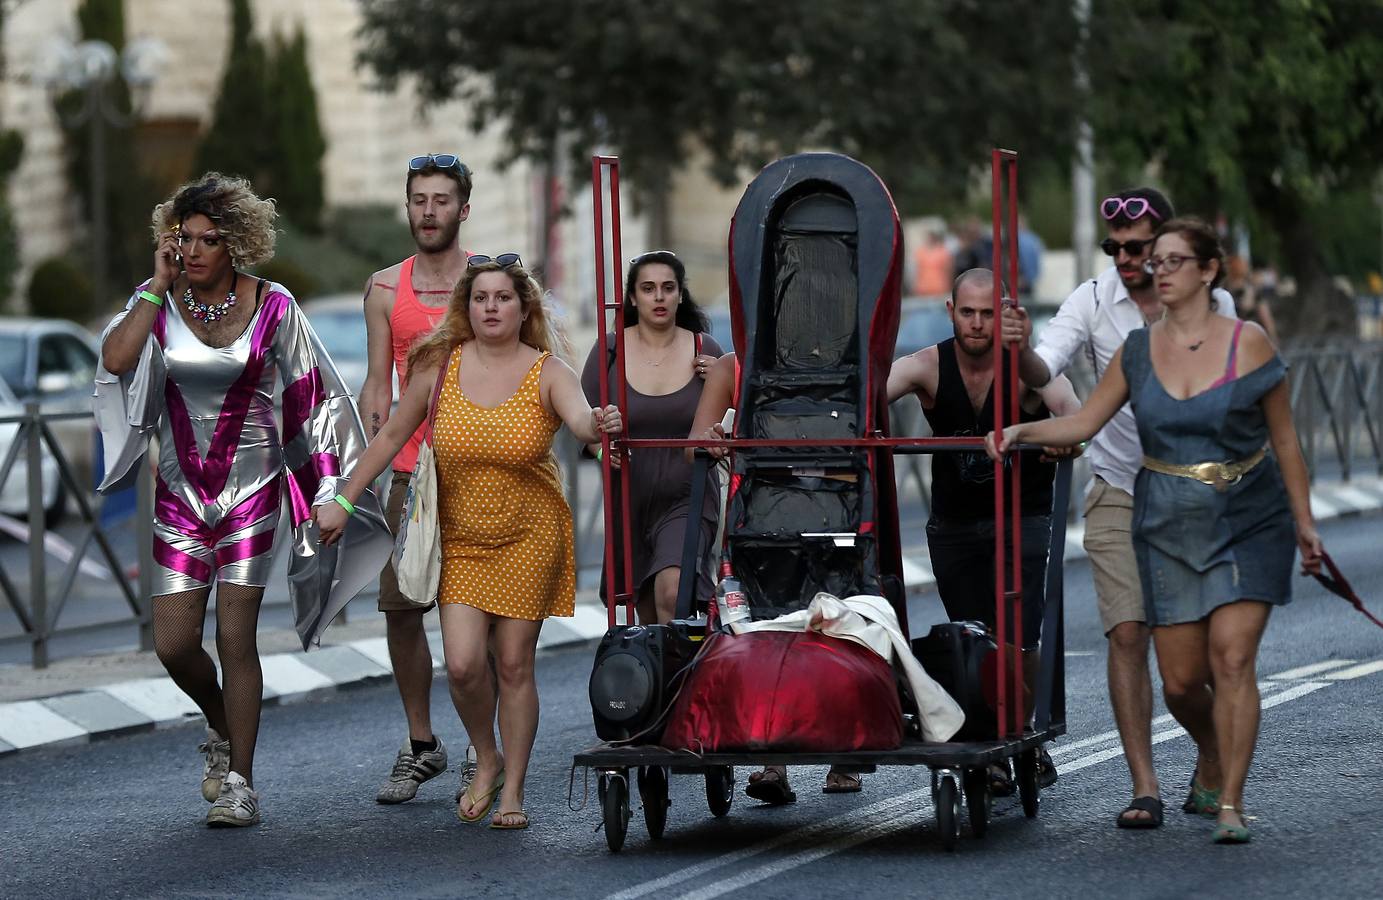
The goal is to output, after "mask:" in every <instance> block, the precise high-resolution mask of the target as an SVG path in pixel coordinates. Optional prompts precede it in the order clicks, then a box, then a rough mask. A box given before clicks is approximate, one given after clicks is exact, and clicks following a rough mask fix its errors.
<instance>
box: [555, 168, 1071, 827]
mask: <svg viewBox="0 0 1383 900" xmlns="http://www.w3.org/2000/svg"><path fill="white" fill-rule="evenodd" d="M792 159H796V158H792ZM780 162H786V161H780ZM849 162H850V163H851V164H853V165H854V166H858V167H859V168H861V169H863V167H862V166H859V164H858V163H854V162H853V161H849ZM775 165H778V164H775ZM992 165H993V168H994V181H995V200H994V207H995V209H994V211H995V229H994V238H995V240H994V246H995V270H996V271H997V270H999V269H1000V266H999V254H1000V248H1001V246H1002V244H1001V240H1000V238H1001V236H1002V235H1001V228H1000V205H999V204H1000V200H999V197H1000V188H1001V187H1002V184H1001V173H1002V172H1003V170H1005V169H1006V170H1007V174H1008V176H1009V177H1008V188H1009V191H1008V197H1009V210H1008V211H1009V216H1008V219H1009V231H1008V233H1009V234H1016V232H1017V229H1016V216H1017V207H1016V184H1017V172H1016V155H1014V154H1012V153H1010V152H1008V151H995V153H994V155H993V159H992ZM593 168H594V172H593V175H594V178H593V190H594V191H595V192H596V198H595V215H596V243H597V256H598V260H597V273H598V275H597V285H598V288H597V303H598V304H599V308H600V319H601V322H602V323H604V321H605V318H606V315H605V314H606V312H607V311H609V310H611V309H616V310H617V309H618V308H619V303H618V302H616V303H614V304H607V303H606V301H605V292H604V286H605V279H604V259H603V247H604V222H603V220H602V214H603V213H602V209H603V204H602V199H601V196H600V192H601V190H602V185H603V184H605V183H608V184H609V185H610V187H611V192H612V199H611V203H610V209H611V212H612V216H611V220H610V232H611V245H612V248H613V259H614V260H615V261H616V262H615V264H614V267H613V273H614V276H615V277H614V278H613V283H614V284H615V285H616V286H618V285H619V284H620V278H619V274H620V273H619V264H618V260H619V259H620V250H619V226H618V161H617V160H615V159H613V158H610V157H597V158H596V160H595V163H594V167H593ZM771 168H772V167H770V169H771ZM765 171H766V173H767V172H768V170H765ZM865 171H868V170H865ZM869 174H870V175H871V176H872V173H869ZM761 178H762V176H761ZM880 187H882V185H880ZM751 191H752V186H751ZM746 196H747V197H748V196H749V195H748V194H747V195H746ZM742 206H743V204H742ZM889 207H890V209H891V201H889ZM739 215H740V214H739V213H737V219H738V217H739ZM894 217H895V218H894V221H895V223H896V212H895V213H894ZM1015 243H1016V242H1013V241H1010V242H1009V246H1008V248H1007V249H1008V256H1009V257H1010V259H1009V263H1010V265H1009V269H1010V283H1016V281H1017V271H1016V269H1017V259H1016V246H1015ZM734 247H735V245H734V238H733V234H732V253H733V250H734ZM861 265H863V264H861ZM894 290H895V292H896V286H895V288H894ZM893 301H894V303H895V309H896V302H897V297H896V293H895V296H894V298H893ZM1003 302H1005V300H1004V298H1002V297H1001V289H1000V284H999V280H998V279H996V280H995V292H994V309H995V316H996V321H997V316H998V313H999V310H1000V306H1001V304H1002V303H1003ZM892 326H893V329H894V331H895V333H896V326H897V321H896V318H895V319H894V320H893V323H892ZM887 327H888V326H887V323H885V325H884V329H885V330H886V329H887ZM742 331H743V329H742V328H741V327H740V323H739V322H736V349H737V352H739V353H741V354H742V353H743V352H744V349H745V345H747V344H750V343H751V340H748V339H745V338H744V337H743V334H742ZM623 337H624V336H623V323H622V320H621V317H620V316H618V315H616V316H615V341H614V344H615V348H616V359H617V360H618V361H620V364H618V365H616V366H615V367H614V368H615V371H616V372H617V373H619V375H620V378H619V382H620V383H619V384H618V395H619V403H620V406H621V407H625V406H626V404H625V403H624V399H625V385H624V384H623V377H622V373H623V365H622V360H623ZM996 338H997V335H996ZM601 340H602V341H604V340H605V337H604V335H602V336H601ZM892 341H893V336H892V334H890V335H888V339H887V344H888V348H887V349H888V353H889V355H890V356H891V353H892ZM1012 352H1013V357H1014V359H1013V362H1014V363H1016V352H1017V351H1016V348H1015V349H1014V350H1013V351H1012ZM741 358H743V356H741ZM888 362H891V358H890V359H889V360H888ZM998 370H999V359H998V354H996V378H995V382H994V408H995V420H996V426H998V425H1001V424H1002V421H1003V418H1002V417H1003V416H1004V411H1005V409H1006V407H1005V400H1007V401H1009V406H1008V407H1007V409H1008V410H1009V415H1010V416H1011V418H1009V419H1008V420H1009V421H1017V405H1018V396H1017V390H1016V387H1017V385H1016V380H1017V374H1016V373H1017V366H1016V364H1014V365H1010V366H1009V374H1010V375H1011V378H1012V382H1013V383H1011V384H1007V385H1006V384H1004V381H1003V379H1001V378H999V377H997V376H998V374H999V371H998ZM601 374H602V384H601V393H602V402H605V398H606V397H609V396H610V385H609V384H608V383H606V380H605V379H606V373H605V367H602V370H601ZM747 380H748V379H746V381H747ZM861 380H863V379H861ZM739 386H740V385H739V383H738V379H737V386H736V393H737V397H736V406H737V408H739V411H740V415H739V416H738V417H737V418H738V419H739V421H737V423H736V427H735V430H734V436H732V437H729V438H727V440H725V441H723V442H722V441H718V442H711V441H692V440H623V441H621V442H620V444H619V445H617V446H614V447H613V448H612V446H611V442H610V441H609V438H608V436H607V437H606V439H605V441H606V447H605V452H604V454H603V460H604V462H603V464H604V466H605V472H604V474H605V523H606V535H607V540H606V557H605V559H606V571H607V573H611V574H613V575H614V576H615V577H611V578H610V581H611V583H612V584H617V585H618V586H619V588H622V589H617V590H616V592H615V596H614V598H613V599H612V602H610V603H609V605H608V609H609V622H610V627H611V628H612V629H614V628H617V627H618V624H619V623H618V621H617V610H618V609H619V608H621V607H622V608H624V609H625V624H631V623H633V621H634V608H633V604H634V596H633V591H632V586H631V582H632V572H631V571H630V568H629V560H630V558H631V555H630V553H629V544H630V535H629V534H628V532H627V528H626V527H625V524H626V523H627V522H628V521H629V518H628V514H627V504H628V502H629V500H628V498H629V490H628V489H629V484H628V478H629V470H628V467H622V468H621V469H620V470H619V475H618V476H616V475H615V474H614V471H613V470H612V468H611V466H610V464H609V459H610V453H611V450H612V449H613V450H614V452H624V451H626V450H637V449H640V448H650V449H651V448H674V447H680V448H688V447H691V448H697V449H696V452H695V460H696V465H695V469H694V472H693V476H692V496H691V498H690V500H691V502H690V505H689V508H690V509H692V510H697V509H700V508H701V507H700V503H701V500H702V491H703V490H704V487H705V481H706V479H705V477H704V475H705V472H706V468H707V466H708V465H709V464H710V457H709V455H708V454H707V453H706V452H705V451H706V449H708V448H710V447H713V446H721V447H728V448H729V449H730V450H731V451H732V454H734V455H735V456H736V457H737V459H740V460H741V462H743V459H744V458H746V457H749V456H752V455H755V454H758V455H760V456H762V457H763V458H765V459H768V460H769V462H770V463H771V464H773V465H780V464H788V465H798V464H801V463H802V462H812V463H816V462H818V461H819V460H817V459H816V457H814V456H805V455H804V451H816V452H818V453H820V454H823V455H826V454H842V453H844V454H847V455H862V456H866V457H868V458H869V460H870V463H871V465H872V466H873V468H872V469H869V470H868V471H866V470H863V469H862V470H861V473H862V474H864V475H871V474H874V473H875V472H877V474H879V476H880V478H879V484H880V485H883V487H880V488H878V489H877V492H878V493H879V495H880V496H879V497H878V503H877V506H878V507H879V509H880V510H881V511H882V518H881V520H880V522H878V523H876V524H878V525H880V526H885V525H887V521H888V519H889V517H890V516H891V518H892V527H893V529H894V531H895V533H894V534H893V535H890V534H888V533H887V528H886V527H879V528H878V532H879V534H878V535H877V537H876V538H871V540H870V541H868V542H865V543H866V547H865V549H864V550H863V551H861V556H862V558H864V559H866V560H867V561H869V562H871V563H877V564H878V566H879V568H880V570H881V571H882V573H883V576H884V577H882V578H880V579H879V580H878V581H877V582H875V583H874V584H873V585H872V586H873V587H874V588H875V589H874V590H872V591H864V590H862V591H858V592H861V593H863V592H872V593H876V594H881V595H883V596H886V597H888V598H889V599H890V600H891V601H892V602H893V603H894V606H895V608H896V609H897V611H898V613H899V624H900V626H901V628H902V629H903V631H904V634H906V633H907V610H906V600H905V598H904V597H903V596H902V580H901V556H900V554H899V553H898V545H897V542H896V528H897V508H896V498H894V497H893V496H892V493H893V477H892V456H893V455H895V454H899V453H902V454H916V453H935V452H956V451H971V452H974V451H977V450H980V451H982V450H983V440H982V438H978V437H965V438H898V437H888V436H886V434H885V432H884V427H886V423H887V418H886V412H885V417H884V418H883V419H882V421H881V422H880V423H879V424H880V425H882V426H884V427H872V426H873V424H874V423H873V422H872V421H871V420H870V417H869V416H865V417H863V418H864V422H865V425H866V426H871V427H866V428H865V429H864V433H865V434H866V435H867V436H864V437H831V438H829V439H823V438H784V437H768V438H763V437H756V436H752V435H753V432H752V431H750V432H749V433H750V435H751V436H745V437H741V436H740V435H741V434H744V433H745V431H746V430H748V429H747V428H741V426H740V422H742V421H743V420H744V418H745V417H746V413H747V412H748V410H746V409H745V408H744V406H743V403H744V402H745V401H744V398H742V397H740V396H738V395H739ZM885 404H886V401H885ZM885 410H886V405H885ZM832 417H833V418H836V417H838V413H833V414H832ZM1010 459H1011V461H1010V463H1009V464H1005V463H1004V462H998V463H996V464H995V478H996V489H995V507H996V508H995V514H996V521H998V522H1002V523H1004V525H1005V527H1002V528H998V529H996V547H995V560H996V574H997V575H998V576H999V577H997V578H996V598H995V601H996V626H997V627H996V632H997V633H996V635H995V637H996V639H997V641H998V644H999V647H1000V651H999V652H998V653H996V654H995V658H996V670H997V677H996V685H995V688H996V690H995V693H996V698H995V699H996V703H995V713H996V722H997V723H998V727H999V736H998V737H996V738H995V739H992V740H982V741H967V742H958V741H948V742H928V741H923V740H922V739H921V738H920V737H918V736H917V735H916V734H914V733H913V731H912V729H909V730H908V736H907V737H906V738H905V739H904V741H903V743H902V745H901V746H899V747H897V748H893V749H888V750H866V751H850V752H828V751H822V752H817V751H811V752H776V751H754V752H700V753H698V752H694V751H691V750H685V749H668V748H665V747H661V746H656V745H648V744H632V743H609V744H603V745H600V746H596V747H592V748H589V749H587V750H584V751H582V752H580V753H577V754H576V755H575V756H574V759H573V770H575V769H576V768H586V769H594V770H595V771H596V773H597V775H598V797H599V802H600V806H601V812H602V820H603V827H604V829H605V837H606V842H607V845H608V846H609V848H610V850H611V851H618V850H620V849H621V848H622V847H623V845H624V841H625V838H626V835H627V832H628V825H629V819H630V817H631V795H632V792H633V788H634V787H637V789H638V791H639V794H640V798H641V800H642V806H643V816H644V821H645V824H646V826H647V829H648V833H649V836H650V837H651V838H653V839H654V840H657V839H660V838H661V837H663V834H664V831H665V829H666V826H667V817H668V808H669V806H670V801H669V778H670V776H671V775H674V774H692V775H700V776H701V777H702V778H703V779H704V781H705V789H706V801H707V805H708V807H709V809H710V812H711V813H712V815H713V816H715V817H721V816H724V815H726V814H728V813H729V811H730V808H731V806H732V803H733V797H734V786H735V780H734V768H735V767H736V766H752V767H761V766H765V765H792V766H800V765H841V766H844V767H848V768H850V769H851V770H854V771H872V770H873V769H874V768H875V767H877V766H881V765H882V766H925V767H927V768H928V769H929V770H930V772H931V792H932V799H933V805H934V807H935V809H936V822H937V829H938V831H939V833H940V835H941V841H942V846H943V847H944V848H945V849H947V850H951V849H954V848H955V846H956V844H957V842H958V840H959V837H960V830H961V829H960V823H961V818H962V812H961V807H962V803H964V805H965V807H966V810H967V813H968V819H969V822H970V831H971V834H972V835H973V836H975V837H977V838H978V837H983V836H984V834H985V833H986V831H987V830H988V825H989V821H990V813H991V808H992V803H993V797H992V794H991V790H990V782H989V775H988V767H989V766H990V765H991V764H994V763H1001V762H1004V761H1006V760H1012V761H1015V762H1016V767H1015V769H1016V783H1017V789H1018V794H1019V797H1020V800H1021V803H1022V807H1023V811H1024V814H1025V815H1026V816H1028V817H1035V816H1036V815H1037V813H1038V808H1039V800H1040V787H1039V781H1038V765H1039V755H1040V751H1041V746H1042V744H1044V743H1047V742H1049V741H1051V740H1053V739H1055V738H1056V737H1058V736H1060V735H1063V734H1065V730H1066V726H1065V678H1064V634H1063V631H1064V628H1063V621H1062V566H1061V561H1062V558H1063V555H1064V548H1065V523H1066V506H1067V498H1068V497H1069V493H1070V481H1071V464H1070V461H1069V460H1066V461H1063V462H1062V463H1061V465H1060V466H1059V467H1058V471H1057V479H1056V484H1055V485H1054V493H1053V496H1054V498H1055V502H1054V509H1053V510H1052V537H1051V546H1050V549H1049V559H1050V563H1049V565H1048V569H1047V606H1046V613H1045V616H1044V622H1043V632H1042V633H1043V638H1044V639H1043V641H1042V647H1041V666H1040V675H1039V683H1038V685H1037V686H1036V703H1035V707H1036V709H1035V716H1034V728H1033V729H1032V730H1026V729H1025V727H1024V726H1025V723H1024V721H1023V720H1024V716H1023V702H1022V697H1023V684H1022V672H1021V666H1016V665H1008V664H1007V658H1008V657H1009V652H1008V651H1009V648H1011V647H1016V646H1018V645H1020V644H1021V640H1020V639H1019V635H1021V634H1022V624H1021V618H1022V606H1021V585H1022V579H1021V552H1020V551H1021V548H1020V547H1019V546H1018V541H1019V535H1020V533H1021V528H1020V513H1021V511H1020V509H1019V493H1018V485H1019V482H1018V477H1019V461H1018V459H1019V457H1018V455H1017V454H1015V455H1014V456H1013V457H1011V458H1010ZM751 462H752V461H751ZM735 475H737V476H738V477H739V479H740V487H743V484H744V479H750V478H752V477H753V471H752V466H751V467H750V468H749V469H746V468H745V466H744V465H740V464H738V463H737V465H736V472H735ZM612 477H621V478H622V479H624V483H623V487H624V490H623V491H622V492H621V493H622V495H623V496H622V499H623V504H621V505H622V506H624V509H623V510H616V508H615V504H614V502H613V497H612V493H611V479H612ZM885 479H886V481H885ZM861 480H863V479H861ZM727 506H728V504H727ZM621 512H622V513H623V515H621V514H620V513H621ZM727 515H728V511H727ZM732 530H733V529H731V528H730V527H729V526H728V525H727V537H726V542H727V552H729V549H730V546H729V545H730V544H731V542H732V541H733V539H734V537H735V535H733V534H731V532H732ZM617 534H618V535H619V536H620V538H619V539H620V540H622V542H623V546H624V551H625V552H624V554H623V559H624V561H625V565H624V567H623V571H619V572H616V569H615V566H614V563H615V559H614V539H615V535H617ZM806 536H807V535H806V534H804V535H803V537H806ZM813 536H815V535H813ZM821 536H822V537H825V538H826V539H827V541H833V542H835V543H834V545H835V546H837V547H840V546H842V544H841V543H840V541H841V539H843V538H846V537H849V536H847V535H842V534H840V533H826V534H824V535H821ZM756 537H757V538H758V539H759V540H760V542H762V535H757V536H756ZM696 543H697V542H696V537H695V534H694V531H693V529H690V528H689V529H688V535H687V540H686V542H685V544H684V555H683V565H682V581H681V584H680V586H679V596H678V613H677V614H678V618H690V617H691V616H692V615H693V614H694V613H695V612H697V611H701V610H705V608H706V600H707V598H695V597H693V596H692V593H693V585H694V583H695V577H694V573H695V571H696V565H695V553H696ZM850 546H851V547H853V546H854V543H853V540H852V542H851V544H850ZM1007 546H1011V547H1012V552H1011V556H1012V561H1013V563H1012V565H1011V566H1005V565H1004V564H1003V563H1004V560H1005V558H1006V554H1007V550H1006V547H1007ZM889 575H892V576H893V577H891V578H890V577H888V576H889ZM607 577H608V576H607ZM842 595H843V594H842ZM711 615H712V616H714V613H713V612H711ZM631 773H632V774H633V775H634V784H633V785H631V778H630V776H631Z"/></svg>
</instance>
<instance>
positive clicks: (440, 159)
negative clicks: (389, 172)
mask: <svg viewBox="0 0 1383 900" xmlns="http://www.w3.org/2000/svg"><path fill="white" fill-rule="evenodd" d="M429 164H431V165H433V166H436V167H437V168H439V169H451V170H452V171H454V172H456V173H457V174H459V175H469V174H471V170H470V169H468V168H466V164H465V163H463V162H462V161H461V158H460V157H459V156H457V155H456V154H455V153H429V154H427V155H426V156H415V157H413V158H412V159H410V160H409V161H408V171H410V172H420V171H422V170H423V169H425V168H427V167H428V165H429Z"/></svg>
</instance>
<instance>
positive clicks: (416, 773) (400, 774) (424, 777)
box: [375, 736, 447, 803]
mask: <svg viewBox="0 0 1383 900" xmlns="http://www.w3.org/2000/svg"><path fill="white" fill-rule="evenodd" d="M433 740H435V741H436V742H437V749H436V750H424V751H423V752H422V753H419V754H418V755H417V756H414V755H413V744H412V742H411V741H409V740H405V741H404V742H403V746H402V747H401V748H399V755H398V756H396V757H394V768H393V770H392V771H390V772H389V780H388V781H386V782H385V783H384V787H382V788H380V789H379V793H378V794H376V795H375V801H376V802H378V803H403V802H405V801H408V800H412V799H413V797H414V796H416V795H417V793H418V785H420V784H422V783H423V782H424V781H431V780H432V779H434V778H436V777H437V776H438V775H441V774H442V773H443V772H445V771H446V770H447V748H446V747H445V746H443V744H442V739H441V738H439V737H436V736H434V737H433Z"/></svg>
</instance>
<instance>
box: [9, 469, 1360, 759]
mask: <svg viewBox="0 0 1383 900" xmlns="http://www.w3.org/2000/svg"><path fill="white" fill-rule="evenodd" d="M1311 503H1312V508H1313V510H1314V511H1315V512H1316V518H1317V520H1319V521H1326V520H1330V519H1337V518H1343V517H1347V516H1360V515H1367V514H1370V513H1375V512H1377V511H1378V510H1380V509H1383V478H1366V479H1357V480H1353V481H1350V482H1348V483H1338V484H1333V485H1330V486H1320V487H1317V488H1315V489H1313V490H1312V492H1311ZM1083 532H1084V523H1083V522H1077V523H1075V524H1074V525H1072V526H1070V527H1069V528H1068V532H1067V536H1066V554H1065V557H1066V559H1067V560H1073V559H1081V558H1084V556H1085V548H1084V547H1083V546H1082V536H1083ZM903 572H904V580H905V583H906V585H907V591H908V593H909V594H918V593H923V592H925V591H927V590H930V589H931V588H932V587H933V586H934V585H935V580H934V579H933V577H932V570H931V565H930V562H929V560H928V559H927V557H926V555H925V554H922V555H920V556H919V555H910V556H906V557H904V559H903ZM578 601H579V602H578V603H577V607H576V613H575V615H573V616H572V617H571V618H564V619H550V620H548V622H547V623H546V624H545V625H544V627H543V630H542V633H541V635H540V636H539V639H538V649H539V651H544V650H554V649H559V648H564V647H571V646H575V645H579V644H587V643H591V642H593V641H595V640H597V639H598V638H600V637H601V635H603V634H604V633H605V628H606V616H605V609H604V607H602V606H601V605H600V604H599V602H598V601H597V600H596V598H595V594H594V592H590V591H587V592H583V593H582V595H581V596H580V597H579V598H578ZM428 643H429V644H430V645H431V647H432V652H433V655H434V657H433V667H434V671H441V670H442V669H443V668H444V664H443V662H442V660H441V652H442V651H441V635H440V633H439V632H437V631H435V630H433V631H429V632H428ZM261 663H262V666H263V671H264V702H265V705H266V706H268V705H275V704H286V703H299V702H304V701H309V700H313V699H316V698H320V697H324V696H329V695H330V694H333V693H335V692H336V691H340V690H351V689H354V688H359V687H365V686H369V685H374V684H379V683H382V682H385V681H389V680H392V678H393V672H392V668H391V666H390V663H389V651H388V647H387V645H386V643H385V639H384V638H382V637H374V638H365V639H362V640H355V641H349V642H347V643H343V644H334V645H331V646H328V647H324V648H321V649H319V650H313V651H312V652H310V653H296V652H295V653H272V654H268V655H266V656H264V657H263V658H262V660H261ZM200 722H201V715H200V713H199V712H198V711H197V709H196V707H195V706H194V705H193V703H192V701H191V700H190V699H189V698H188V697H187V696H186V695H185V694H183V693H182V691H181V690H179V689H178V688H177V687H176V686H175V685H174V684H173V682H172V680H171V679H169V678H168V677H167V676H159V677H155V678H140V679H135V680H128V681H118V682H114V683H111V684H106V685H102V686H100V687H97V688H93V689H89V690H82V691H73V692H68V693H63V694H57V695H54V696H50V697H42V698H36V699H29V700H20V701H16V702H12V703H0V757H4V756H10V755H14V754H17V753H19V752H21V751H27V750H36V749H42V748H48V747H67V746H72V745H74V744H85V743H89V742H92V741H100V740H106V739H108V738H112V737H118V736H120V735H126V734H139V733H142V732H147V731H153V730H155V729H158V728H171V727H175V726H179V725H187V724H192V723H200Z"/></svg>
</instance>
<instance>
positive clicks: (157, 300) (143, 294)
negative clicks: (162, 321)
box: [139, 291, 163, 306]
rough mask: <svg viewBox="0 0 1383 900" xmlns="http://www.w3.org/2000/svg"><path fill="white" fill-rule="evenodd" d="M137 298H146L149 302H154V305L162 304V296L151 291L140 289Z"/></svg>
mask: <svg viewBox="0 0 1383 900" xmlns="http://www.w3.org/2000/svg"><path fill="white" fill-rule="evenodd" d="M139 298H140V299H141V300H148V301H149V302H150V303H152V304H154V305H155V306H162V305H163V298H162V297H160V296H159V295H158V294H155V293H154V292H153V291H140V292H139Z"/></svg>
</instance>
